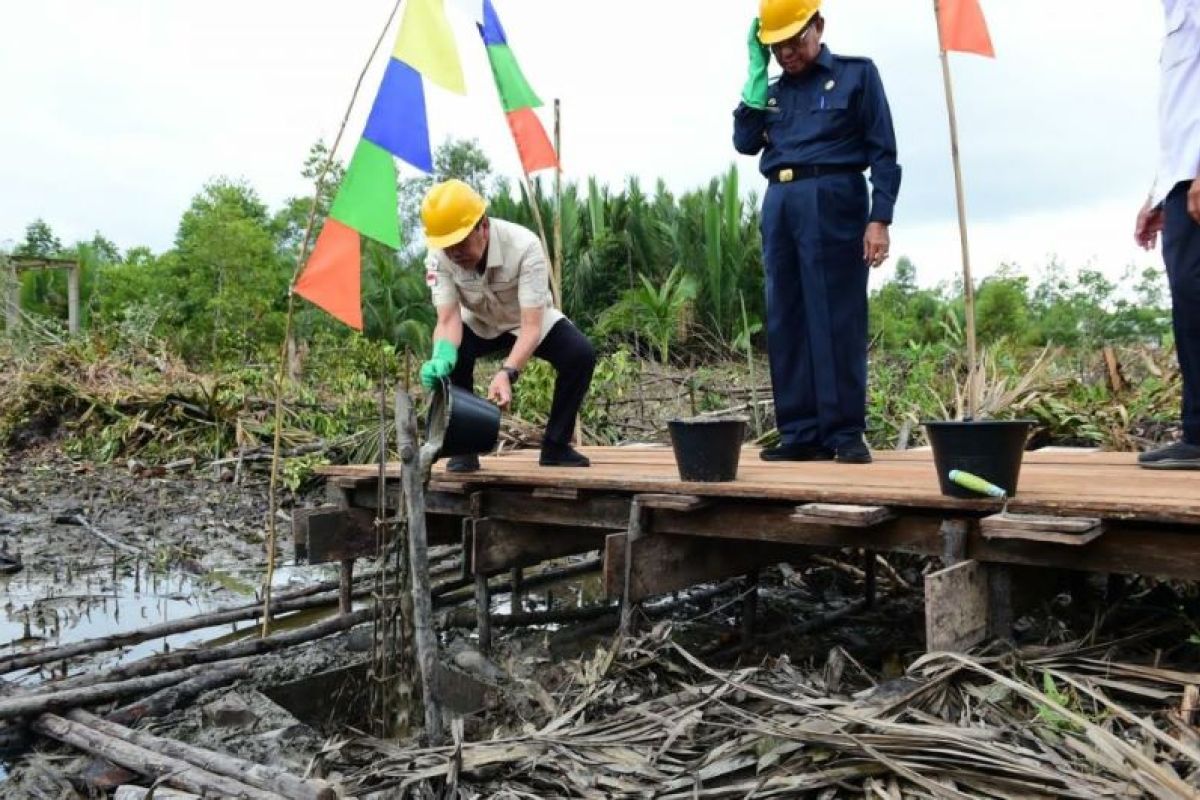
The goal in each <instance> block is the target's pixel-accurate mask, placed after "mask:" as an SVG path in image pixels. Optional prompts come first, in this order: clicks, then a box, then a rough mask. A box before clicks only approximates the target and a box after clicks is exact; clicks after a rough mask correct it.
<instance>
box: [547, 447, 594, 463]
mask: <svg viewBox="0 0 1200 800" xmlns="http://www.w3.org/2000/svg"><path fill="white" fill-rule="evenodd" d="M538 463H539V464H541V465H542V466H543V467H590V466H591V465H592V462H591V461H589V460H588V457H587V456H585V455H583V454H581V453H579V452H577V451H576V450H575V448H573V447H571V446H570V445H565V444H564V445H553V446H550V447H543V448H542V457H541V458H539V459H538Z"/></svg>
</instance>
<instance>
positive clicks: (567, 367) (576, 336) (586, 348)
mask: <svg viewBox="0 0 1200 800" xmlns="http://www.w3.org/2000/svg"><path fill="white" fill-rule="evenodd" d="M516 342H517V337H516V336H514V335H513V334H511V333H503V334H501V335H499V336H497V337H496V338H495V339H484V338H483V337H481V336H478V335H476V333H475V332H474V331H473V330H471V329H470V328H469V327H468V326H467V325H465V324H464V325H463V336H462V344H461V345H459V348H458V363H457V364H455V366H454V371H453V372H451V373H450V382H451V383H453V384H454V385H455V386H458V387H461V388H463V389H466V390H467V391H473V390H474V388H475V360H476V359H478V358H479V357H480V356H489V355H492V354H493V353H501V352H502V353H504V354H505V355H508V353H509V352H510V351H511V350H512V347H513V345H514V344H516ZM533 354H534V355H535V356H536V357H538V358H540V359H542V360H543V361H547V362H549V364H550V366H552V367H554V371H555V372H556V373H557V376H556V377H555V379H554V399H553V400H552V401H551V404H550V418H549V419H548V420H547V421H546V433H545V435H544V436H543V437H542V446H543V447H545V446H546V445H550V446H565V445H569V444H570V443H571V440H572V439H573V438H574V434H575V417H576V415H578V414H579V407H580V406H582V405H583V398H584V397H585V396H586V395H587V390H588V387H589V386H591V384H592V371H593V370H594V369H595V368H596V351H595V349H594V348H593V347H592V343H591V342H589V341H588V339H587V337H586V336H584V335H583V333H582V332H580V330H579V329H578V328H576V327H575V325H574V324H572V323H571V321H570V320H568V319H560V320H559V321H558V322H556V323H554V327H553V328H551V329H550V332H549V333H547V334H546V338H545V339H543V340H542V343H541V344H540V345H538V348H537V349H536V350H534V351H533ZM518 384H519V382H518ZM515 391H517V389H516V388H514V392H515Z"/></svg>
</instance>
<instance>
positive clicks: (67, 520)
mask: <svg viewBox="0 0 1200 800" xmlns="http://www.w3.org/2000/svg"><path fill="white" fill-rule="evenodd" d="M54 522H56V523H57V524H59V525H78V526H79V527H81V528H83V529H84V530H85V531H87V532H88V533H90V534H91V535H92V536H95V537H96V538H97V539H99V540H100V541H102V542H104V543H105V544H106V545H108V546H109V547H111V548H113V549H114V550H120V551H121V552H124V553H129V554H130V555H134V556H140V555H142V550H141V548H139V547H134V546H133V545H131V544H125V542H121V541H118V540H116V539H114V538H112V537H111V536H109V535H108V534H107V533H105V532H104V531H102V530H100V529H99V528H97V527H96V526H95V525H93V524H92V523H90V522H88V521H87V520H86V519H85V518H84V516H83V515H82V514H60V515H59V516H56V517H55V518H54Z"/></svg>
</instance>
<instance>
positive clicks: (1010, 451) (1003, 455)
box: [921, 419, 1034, 499]
mask: <svg viewBox="0 0 1200 800" xmlns="http://www.w3.org/2000/svg"><path fill="white" fill-rule="evenodd" d="M921 424H922V425H924V426H925V431H926V432H927V433H928V434H929V444H930V445H932V446H933V463H934V466H935V468H936V469H937V476H938V484H939V485H940V486H941V489H942V494H944V495H947V496H949V497H962V498H969V499H978V497H979V495H978V494H976V493H975V492H973V491H971V490H970V489H964V488H963V487H961V486H959V485H958V484H956V483H952V482H951V481H950V470H952V469H958V470H962V471H963V472H970V473H971V474H973V475H978V476H979V477H980V478H983V479H984V480H986V481H990V482H991V483H994V484H996V485H997V486H999V487H1000V488H1001V489H1003V490H1004V491H1006V492H1008V495H1009V497H1012V496H1013V495H1015V494H1016V493H1017V478H1018V477H1020V474H1021V459H1022V457H1023V456H1024V453H1025V443H1026V441H1027V440H1028V439H1029V431H1030V429H1031V428H1032V427H1033V425H1034V421H1033V420H1028V419H1014V420H972V421H969V422H958V421H949V420H945V421H935V422H923V423H921Z"/></svg>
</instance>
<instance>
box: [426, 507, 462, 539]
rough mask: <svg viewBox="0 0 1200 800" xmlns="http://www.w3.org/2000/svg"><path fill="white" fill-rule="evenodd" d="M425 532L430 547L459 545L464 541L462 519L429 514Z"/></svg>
mask: <svg viewBox="0 0 1200 800" xmlns="http://www.w3.org/2000/svg"><path fill="white" fill-rule="evenodd" d="M425 532H426V536H428V538H429V544H430V545H442V544H458V543H459V542H461V541H462V517H454V516H449V515H445V514H428V513H427V514H426V515H425Z"/></svg>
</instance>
